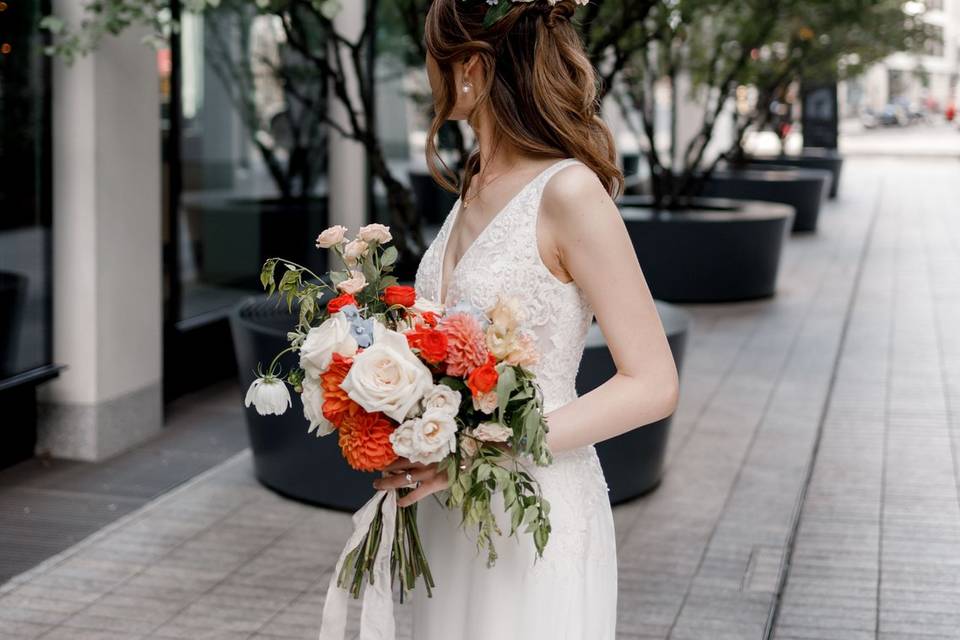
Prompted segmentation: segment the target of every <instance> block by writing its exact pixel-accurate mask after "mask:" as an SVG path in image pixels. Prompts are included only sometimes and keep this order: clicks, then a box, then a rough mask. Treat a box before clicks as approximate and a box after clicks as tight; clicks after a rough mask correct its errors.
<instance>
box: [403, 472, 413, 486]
mask: <svg viewBox="0 0 960 640" xmlns="http://www.w3.org/2000/svg"><path fill="white" fill-rule="evenodd" d="M403 478H404V479H405V480H406V481H407V484H413V476H412V475H410V472H409V471H408V472H407V473H406V474H405V475H404V476H403Z"/></svg>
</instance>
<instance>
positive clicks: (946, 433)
mask: <svg viewBox="0 0 960 640" xmlns="http://www.w3.org/2000/svg"><path fill="white" fill-rule="evenodd" d="M843 180H844V181H843V186H842V190H841V198H842V199H841V200H840V201H839V202H837V203H832V204H831V205H830V206H829V208H828V210H827V211H825V212H824V215H823V218H822V228H821V231H820V232H819V233H818V234H816V235H808V236H795V237H793V238H792V239H791V240H790V243H789V246H788V249H787V254H786V256H785V262H784V265H783V272H782V277H781V286H780V292H779V295H778V296H777V297H776V298H774V299H772V300H768V301H762V302H754V303H746V304H736V305H719V306H716V305H711V306H706V305H704V306H697V307H691V311H692V312H693V314H694V316H695V318H696V327H695V329H694V332H693V335H692V339H691V343H690V345H689V349H688V358H687V361H686V363H685V369H684V372H683V392H682V400H681V405H680V408H679V411H678V414H677V416H676V419H675V427H674V432H673V434H672V440H671V444H670V452H669V456H670V458H669V469H668V472H667V476H666V478H665V480H664V482H663V484H662V485H661V487H660V488H659V489H658V490H657V491H655V492H654V493H653V494H651V495H650V496H648V497H646V498H644V499H642V500H639V501H637V502H634V503H632V504H629V505H625V506H623V507H619V508H618V509H617V510H616V511H615V517H616V522H617V534H618V543H619V550H618V553H619V558H620V578H621V585H620V586H621V589H620V601H619V602H620V627H619V633H618V637H619V638H623V639H641V638H644V639H648V638H673V639H676V640H682V639H693V638H696V639H703V640H725V639H738V640H740V639H745V640H752V639H754V638H756V639H760V638H766V637H774V638H777V639H778V640H795V639H799V638H807V639H809V638H817V639H821V638H822V639H831V638H843V639H845V640H846V639H852V640H857V639H859V638H867V637H869V638H885V639H891V640H892V639H893V638H898V639H904V640H906V639H908V638H917V639H922V640H931V639H932V638H935V637H940V638H960V507H958V504H960V502H958V491H957V481H958V473H957V465H956V463H955V461H956V456H957V454H958V453H960V452H958V448H960V413H958V412H960V332H958V331H957V328H958V327H960V322H958V321H957V320H956V318H958V317H960V215H958V211H960V205H958V201H960V162H948V161H939V162H937V161H916V160H914V161H897V160H892V159H889V160H878V161H873V160H867V159H860V158H858V159H855V160H854V161H852V162H850V163H849V165H848V167H847V169H846V174H845V176H844V179H843ZM349 529H350V522H349V519H348V517H347V516H345V515H343V514H336V513H332V512H327V511H323V510H317V509H311V508H309V507H305V506H302V505H299V504H297V503H293V502H290V501H286V500H284V499H282V498H279V497H277V496H275V495H274V494H272V493H270V492H268V491H266V490H264V489H263V488H261V487H259V486H258V485H257V484H256V483H255V481H253V480H252V478H251V473H250V461H249V457H248V455H247V454H241V455H240V456H238V457H236V458H234V459H232V460H231V461H229V462H227V463H225V464H224V465H222V466H220V467H218V468H216V469H214V470H213V471H211V472H209V473H208V474H206V475H204V476H201V477H200V478H198V479H197V480H195V481H194V482H192V483H190V484H188V485H186V486H185V487H182V488H180V489H177V490H175V491H173V492H172V493H170V494H168V495H166V496H165V497H163V498H161V499H159V500H157V501H155V502H153V503H151V504H149V505H147V506H146V507H144V508H143V509H141V510H139V511H137V512H134V513H132V514H130V515H127V516H125V517H124V518H122V519H121V520H119V521H117V522H116V523H114V524H113V525H111V526H109V527H108V528H106V529H104V530H103V531H101V532H99V533H98V534H95V535H94V536H92V537H91V538H89V539H88V540H86V541H84V542H82V543H80V544H79V545H77V546H76V547H74V548H72V549H70V550H69V551H67V552H65V553H64V554H61V555H59V556H57V557H55V558H52V559H51V560H49V561H47V562H46V563H44V564H42V565H40V566H39V567H37V568H35V569H34V570H32V571H30V572H28V573H26V574H23V575H21V576H19V577H17V578H15V579H13V580H12V581H11V582H9V583H7V584H6V585H4V586H2V587H0V638H18V639H19V638H44V639H47V640H56V639H58V638H71V639H79V640H83V639H85V638H97V639H113V638H116V639H120V638H124V639H136V638H147V637H149V638H191V639H194V638H196V639H206V638H209V639H214V638H230V639H241V638H261V639H267V638H272V639H274V640H279V639H282V638H288V639H293V638H311V637H314V636H315V634H316V629H317V623H318V620H319V615H320V607H321V604H322V597H323V591H324V590H325V587H326V582H327V580H328V579H329V575H330V571H331V568H332V565H333V562H334V560H335V558H336V555H337V553H338V552H339V549H340V546H341V544H342V542H343V540H344V539H345V537H346V536H347V534H348V531H349ZM0 554H2V551H0ZM441 588H442V587H441ZM401 616H402V624H401V627H402V628H403V629H404V630H406V629H407V628H408V620H407V619H406V616H407V613H406V612H401ZM455 637H456V634H455V632H452V633H451V639H452V640H454V639H455Z"/></svg>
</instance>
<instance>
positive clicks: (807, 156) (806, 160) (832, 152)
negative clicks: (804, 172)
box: [747, 148, 843, 200]
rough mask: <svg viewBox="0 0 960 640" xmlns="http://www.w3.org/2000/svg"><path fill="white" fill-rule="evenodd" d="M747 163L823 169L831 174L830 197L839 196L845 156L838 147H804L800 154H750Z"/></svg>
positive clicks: (762, 165) (760, 165)
mask: <svg viewBox="0 0 960 640" xmlns="http://www.w3.org/2000/svg"><path fill="white" fill-rule="evenodd" d="M747 165H755V166H759V167H797V168H800V169H822V170H824V171H829V172H830V175H831V180H830V192H829V197H830V199H831V200H833V199H835V198H836V197H837V193H838V192H839V190H840V173H841V172H842V170H843V156H841V155H840V153H839V152H838V151H837V150H836V149H815V148H808V149H804V150H803V151H802V152H801V153H800V155H780V156H750V157H748V158H747Z"/></svg>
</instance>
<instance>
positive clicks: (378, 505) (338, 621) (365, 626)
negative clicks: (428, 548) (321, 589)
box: [319, 490, 397, 640]
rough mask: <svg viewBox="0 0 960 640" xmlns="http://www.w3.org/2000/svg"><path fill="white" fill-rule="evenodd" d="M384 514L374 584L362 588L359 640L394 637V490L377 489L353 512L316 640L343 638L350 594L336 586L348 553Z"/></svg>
mask: <svg viewBox="0 0 960 640" xmlns="http://www.w3.org/2000/svg"><path fill="white" fill-rule="evenodd" d="M377 511H380V513H382V514H383V528H382V532H381V534H380V536H381V537H380V546H379V548H378V549H377V555H376V557H375V558H374V566H373V583H372V584H370V583H368V584H367V585H366V588H365V589H364V590H363V605H362V608H361V610H360V636H359V640H394V639H395V637H396V624H395V622H394V619H393V586H392V584H391V579H392V576H391V572H390V553H391V550H392V549H393V538H394V535H395V534H396V520H397V492H396V491H392V490H391V491H377V493H375V494H374V496H373V497H372V498H370V500H369V502H367V504H365V505H363V506H362V507H361V508H360V510H359V511H357V512H356V513H355V514H353V524H354V530H353V534H351V536H350V539H349V540H347V544H346V546H345V547H344V549H343V552H342V553H341V554H340V560H338V561H337V566H336V568H335V569H334V570H333V576H332V577H331V578H330V586H329V587H328V588H327V599H326V601H325V602H324V603H323V622H321V623H320V638H319V640H343V638H344V635H345V634H346V630H347V609H348V607H349V598H350V595H349V593H348V591H347V590H346V589H342V588H341V587H339V586H338V585H337V578H338V577H339V576H340V571H341V570H342V569H343V563H344V562H345V561H346V558H347V555H348V554H349V553H350V552H351V551H353V549H355V548H356V547H357V545H359V544H360V542H361V541H363V537H364V536H365V535H366V534H367V531H368V530H369V529H370V524H371V523H372V522H373V520H374V518H376V516H377Z"/></svg>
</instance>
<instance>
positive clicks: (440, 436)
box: [407, 409, 457, 464]
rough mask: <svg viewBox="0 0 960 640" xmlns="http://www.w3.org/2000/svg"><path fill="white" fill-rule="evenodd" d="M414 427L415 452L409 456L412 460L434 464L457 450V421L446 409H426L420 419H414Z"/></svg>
mask: <svg viewBox="0 0 960 640" xmlns="http://www.w3.org/2000/svg"><path fill="white" fill-rule="evenodd" d="M412 428H413V449H414V453H413V455H412V456H407V457H408V458H409V459H410V461H411V462H419V463H421V464H433V463H434V462H440V461H441V460H443V459H444V458H446V457H447V455H449V454H451V453H453V452H454V451H455V450H456V447H457V423H456V420H454V418H453V416H451V415H450V414H449V413H447V412H446V411H443V410H442V409H430V410H429V411H424V412H423V415H422V416H420V418H419V419H417V420H415V421H413V424H412Z"/></svg>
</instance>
